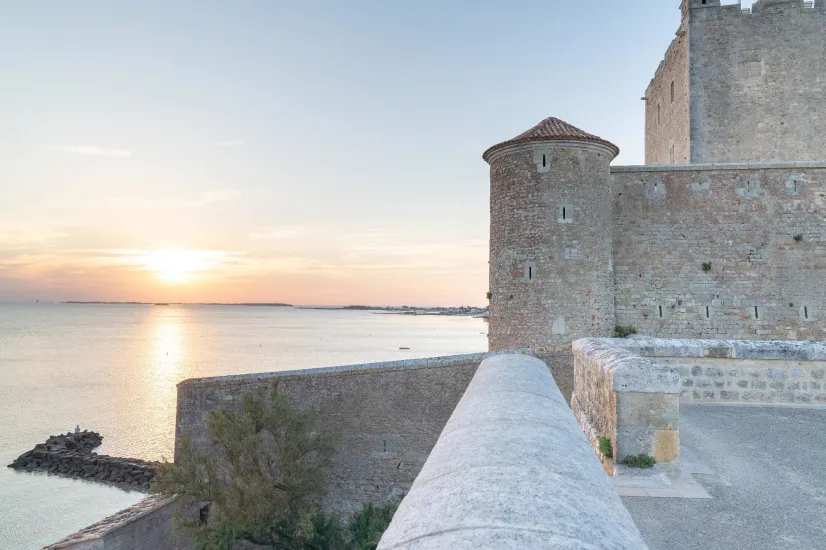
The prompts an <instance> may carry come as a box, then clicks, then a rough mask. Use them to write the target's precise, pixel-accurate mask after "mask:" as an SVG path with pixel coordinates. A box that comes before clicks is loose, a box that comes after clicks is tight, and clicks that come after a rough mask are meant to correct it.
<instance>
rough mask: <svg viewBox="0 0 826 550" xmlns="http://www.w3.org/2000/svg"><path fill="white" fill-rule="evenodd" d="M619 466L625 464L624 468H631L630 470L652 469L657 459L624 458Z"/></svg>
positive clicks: (637, 456)
mask: <svg viewBox="0 0 826 550" xmlns="http://www.w3.org/2000/svg"><path fill="white" fill-rule="evenodd" d="M619 462H620V464H625V465H626V466H631V467H632V468H644V469H647V468H653V467H654V464H656V463H657V459H656V458H654V457H653V456H651V455H631V456H626V457H625V458H623V459H622V460H620V461H619Z"/></svg>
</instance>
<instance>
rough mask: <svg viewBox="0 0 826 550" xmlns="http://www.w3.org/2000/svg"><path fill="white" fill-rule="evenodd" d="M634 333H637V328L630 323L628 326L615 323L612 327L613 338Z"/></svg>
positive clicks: (624, 336)
mask: <svg viewBox="0 0 826 550" xmlns="http://www.w3.org/2000/svg"><path fill="white" fill-rule="evenodd" d="M636 333H637V329H635V328H634V327H633V326H631V325H628V326H622V325H617V326H616V327H614V338H628V337H629V336H631V335H632V334H636Z"/></svg>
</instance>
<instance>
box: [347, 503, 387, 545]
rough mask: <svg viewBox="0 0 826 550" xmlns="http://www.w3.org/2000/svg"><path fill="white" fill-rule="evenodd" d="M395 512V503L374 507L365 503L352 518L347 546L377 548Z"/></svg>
mask: <svg viewBox="0 0 826 550" xmlns="http://www.w3.org/2000/svg"><path fill="white" fill-rule="evenodd" d="M395 513H396V506H395V505H390V506H380V507H374V506H373V505H372V504H365V505H364V507H363V508H362V509H361V511H360V512H358V513H357V514H355V515H354V516H353V517H352V518H350V523H349V525H348V531H349V533H350V537H351V538H350V544H349V545H348V546H347V548H351V549H352V550H375V549H376V547H377V546H378V545H379V539H380V538H381V536H382V535H383V534H384V532H385V531H386V530H387V526H388V525H390V520H392V519H393V514H395Z"/></svg>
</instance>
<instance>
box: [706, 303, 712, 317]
mask: <svg viewBox="0 0 826 550" xmlns="http://www.w3.org/2000/svg"><path fill="white" fill-rule="evenodd" d="M709 317H711V316H710V315H709V312H708V306H706V319H708V318H709Z"/></svg>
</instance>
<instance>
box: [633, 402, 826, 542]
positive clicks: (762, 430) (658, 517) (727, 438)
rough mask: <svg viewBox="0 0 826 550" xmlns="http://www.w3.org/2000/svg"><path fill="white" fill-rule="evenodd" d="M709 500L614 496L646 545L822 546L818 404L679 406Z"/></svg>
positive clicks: (823, 487) (822, 432)
mask: <svg viewBox="0 0 826 550" xmlns="http://www.w3.org/2000/svg"><path fill="white" fill-rule="evenodd" d="M680 439H681V443H682V445H683V446H684V447H687V448H688V449H689V450H690V451H691V452H693V454H694V455H696V457H697V458H698V459H699V460H700V461H701V462H702V463H704V464H705V465H706V466H708V467H709V468H710V469H711V470H712V471H713V472H714V474H713V475H702V474H694V477H695V478H696V479H697V480H698V481H699V482H700V483H701V484H702V485H703V487H705V489H706V491H708V493H709V494H711V496H712V497H713V498H712V499H710V500H688V499H676V498H641V497H622V501H623V503H624V504H625V506H626V508H628V511H629V512H630V513H631V515H632V516H633V518H634V520H635V521H636V522H637V525H638V526H639V528H640V531H641V532H642V535H643V538H644V539H645V541H646V542H647V543H648V545H649V547H650V550H695V549H696V550H700V549H702V550H716V549H741V548H742V549H749V550H761V549H766V550H780V549H795V550H800V549H806V550H809V549H812V550H818V549H820V550H823V549H826V408H814V407H811V408H803V407H782V406H728V405H680Z"/></svg>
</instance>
